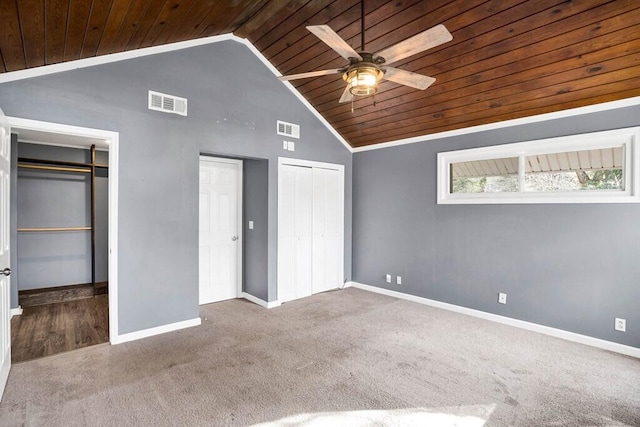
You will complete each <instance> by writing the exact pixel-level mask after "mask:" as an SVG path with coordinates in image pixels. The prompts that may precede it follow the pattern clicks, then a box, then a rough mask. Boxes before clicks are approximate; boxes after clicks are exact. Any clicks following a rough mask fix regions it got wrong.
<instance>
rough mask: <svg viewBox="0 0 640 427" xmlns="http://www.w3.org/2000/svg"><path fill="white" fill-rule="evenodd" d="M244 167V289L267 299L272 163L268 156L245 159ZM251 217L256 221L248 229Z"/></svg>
mask: <svg viewBox="0 0 640 427" xmlns="http://www.w3.org/2000/svg"><path fill="white" fill-rule="evenodd" d="M243 170H244V176H243V180H242V184H243V204H242V207H243V211H244V212H243V218H244V220H243V226H242V235H243V237H244V241H243V246H242V249H243V256H242V258H243V273H242V284H243V290H244V291H245V292H247V293H249V294H251V295H253V296H255V297H258V298H260V299H262V300H264V301H266V300H267V286H266V282H267V277H268V249H269V239H268V237H269V236H268V234H267V231H268V230H267V224H268V219H269V198H268V191H269V163H268V162H267V160H245V161H244V162H243ZM249 221H253V230H250V229H249Z"/></svg>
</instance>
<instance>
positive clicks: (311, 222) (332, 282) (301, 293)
mask: <svg viewBox="0 0 640 427" xmlns="http://www.w3.org/2000/svg"><path fill="white" fill-rule="evenodd" d="M278 161H279V165H278V301H279V302H280V303H283V302H287V301H291V300H294V299H297V298H302V297H306V296H309V295H311V294H315V293H318V292H324V291H327V290H329V289H335V288H337V287H339V286H340V285H341V284H342V277H343V275H344V274H343V259H344V255H343V247H344V243H343V242H344V226H343V218H344V167H343V166H341V165H332V164H329V163H320V162H312V161H307V160H299V159H285V158H280V159H279V160H278Z"/></svg>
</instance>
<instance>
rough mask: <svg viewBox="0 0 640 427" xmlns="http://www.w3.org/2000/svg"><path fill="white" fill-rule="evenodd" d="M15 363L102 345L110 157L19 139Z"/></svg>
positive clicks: (105, 326) (105, 333) (105, 322)
mask: <svg viewBox="0 0 640 427" xmlns="http://www.w3.org/2000/svg"><path fill="white" fill-rule="evenodd" d="M15 148H16V150H15V151H14V152H17V156H16V158H15V160H16V162H15V164H14V167H15V169H14V170H13V171H12V174H14V178H15V179H16V192H15V194H12V200H13V201H12V203H13V204H14V206H15V207H16V222H15V225H12V227H15V228H14V230H15V231H16V232H17V239H16V241H15V242H14V243H13V244H14V245H15V246H14V249H15V253H17V260H16V262H17V268H16V275H15V277H14V280H15V281H16V282H17V288H18V303H19V304H20V306H22V308H23V313H22V315H20V316H16V317H14V318H13V319H12V358H13V360H14V361H15V362H17V361H23V360H29V359H33V358H37V357H41V356H46V355H50V354H55V353H59V352H62V351H67V350H73V349H76V348H80V347H86V346H88V345H93V344H98V343H102V342H106V341H108V295H107V292H108V164H107V163H108V153H107V152H106V151H97V150H96V147H95V146H91V148H90V149H85V148H69V147H60V146H54V145H43V144H37V143H36V144H34V143H28V142H17V144H16V146H15Z"/></svg>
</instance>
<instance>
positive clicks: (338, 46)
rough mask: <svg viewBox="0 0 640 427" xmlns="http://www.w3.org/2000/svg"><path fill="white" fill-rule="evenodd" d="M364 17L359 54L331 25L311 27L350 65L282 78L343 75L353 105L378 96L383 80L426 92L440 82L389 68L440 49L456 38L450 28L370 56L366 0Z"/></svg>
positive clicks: (430, 31)
mask: <svg viewBox="0 0 640 427" xmlns="http://www.w3.org/2000/svg"><path fill="white" fill-rule="evenodd" d="M360 6H361V13H362V18H361V20H360V23H361V31H360V35H361V40H362V48H361V51H360V52H356V51H355V50H354V49H353V48H352V47H351V46H349V44H348V43H347V42H346V41H345V40H344V39H342V38H341V37H340V36H339V35H338V34H337V33H336V32H335V31H333V30H332V29H331V28H330V27H329V26H328V25H311V26H308V27H307V30H309V31H311V32H312V33H313V34H314V35H315V36H316V37H318V38H319V39H320V40H321V41H323V42H324V43H325V44H327V45H328V46H329V47H330V48H331V49H333V50H334V51H336V52H337V53H338V55H340V56H342V57H343V58H344V59H347V60H348V61H349V65H348V66H346V67H343V68H337V69H333V70H319V71H311V72H308V73H301V74H291V75H288V76H281V77H278V78H279V79H280V80H282V81H288V80H296V79H305V78H309V77H318V76H325V75H329V74H342V78H343V80H344V81H345V82H347V87H346V88H345V90H344V92H343V93H342V96H341V97H340V102H341V103H342V102H349V101H352V102H353V98H354V96H368V95H374V94H375V93H376V92H377V90H378V84H379V83H380V81H381V80H382V79H386V80H390V81H392V82H395V83H399V84H402V85H405V86H409V87H413V88H416V89H420V90H424V89H426V88H428V87H429V86H431V85H432V84H433V82H435V81H436V79H434V78H433V77H429V76H424V75H422V74H417V73H413V72H411V71H406V70H401V69H399V68H394V67H389V66H388V65H387V64H391V63H393V62H396V61H400V60H401V59H404V58H407V57H409V56H411V55H415V54H416V53H420V52H423V51H425V50H427V49H431V48H433V47H436V46H439V45H441V44H443V43H446V42H448V41H450V40H452V39H453V36H452V35H451V33H449V31H448V30H447V28H446V27H445V26H444V25H442V24H440V25H436V26H435V27H433V28H430V29H428V30H426V31H423V32H421V33H418V34H416V35H415V36H413V37H410V38H408V39H406V40H404V41H402V42H400V43H397V44H395V45H393V46H391V47H388V48H386V49H383V50H381V51H379V52H377V53H369V52H366V51H365V49H364V1H362V2H361V3H360Z"/></svg>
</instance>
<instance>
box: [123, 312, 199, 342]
mask: <svg viewBox="0 0 640 427" xmlns="http://www.w3.org/2000/svg"><path fill="white" fill-rule="evenodd" d="M201 323H202V320H201V319H200V318H199V317H196V318H194V319H189V320H183V321H181V322H175V323H170V324H168V325H162V326H156V327H155V328H149V329H143V330H141V331H136V332H130V333H128V334H122V335H118V336H117V337H115V339H114V338H113V337H112V338H111V344H122V343H125V342H129V341H135V340H139V339H142V338H147V337H152V336H154V335H160V334H165V333H167V332H173V331H177V330H179V329H185V328H190V327H192V326H199V325H200V324H201Z"/></svg>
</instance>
